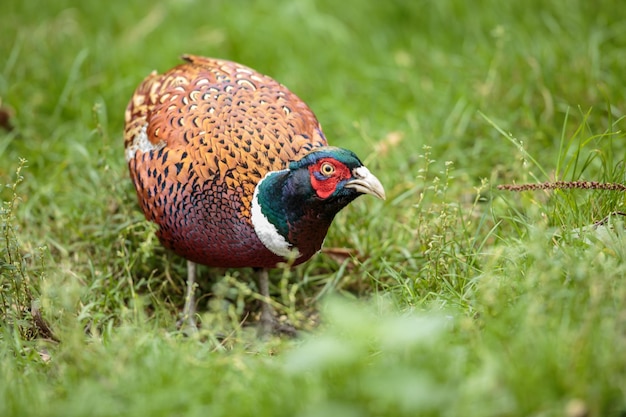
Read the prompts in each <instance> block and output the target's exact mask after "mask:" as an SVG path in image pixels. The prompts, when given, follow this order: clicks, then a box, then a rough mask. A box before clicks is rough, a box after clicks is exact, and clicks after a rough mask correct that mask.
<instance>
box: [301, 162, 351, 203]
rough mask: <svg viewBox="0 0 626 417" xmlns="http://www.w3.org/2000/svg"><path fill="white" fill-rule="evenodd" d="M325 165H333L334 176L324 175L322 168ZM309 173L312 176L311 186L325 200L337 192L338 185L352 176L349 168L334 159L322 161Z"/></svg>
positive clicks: (311, 168) (310, 168)
mask: <svg viewBox="0 0 626 417" xmlns="http://www.w3.org/2000/svg"><path fill="white" fill-rule="evenodd" d="M325 164H330V165H332V167H333V168H334V172H333V173H332V174H330V175H324V173H323V169H322V167H323V166H324V165H325ZM309 173H310V175H311V186H312V187H313V189H314V190H315V193H316V194H317V196H318V197H319V198H321V199H323V200H325V199H327V198H328V197H330V196H331V195H332V194H333V193H334V192H335V190H336V189H337V184H339V183H340V182H341V181H343V180H347V179H349V178H350V177H351V176H352V174H351V173H350V169H349V168H348V167H347V166H345V165H344V164H342V163H341V162H339V161H337V160H335V159H332V158H323V159H320V160H319V161H317V163H316V164H315V165H312V166H310V167H309Z"/></svg>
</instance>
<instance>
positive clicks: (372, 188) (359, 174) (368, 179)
mask: <svg viewBox="0 0 626 417" xmlns="http://www.w3.org/2000/svg"><path fill="white" fill-rule="evenodd" d="M352 175H353V177H354V178H353V179H351V180H350V181H348V182H347V183H346V185H345V187H346V188H352V189H354V190H356V191H358V192H359V193H361V194H369V195H373V196H374V197H377V198H380V199H381V200H384V199H385V198H386V196H385V189H384V188H383V185H382V184H381V183H380V181H379V180H378V178H376V177H375V176H374V175H373V174H372V173H371V172H370V170H369V169H367V168H365V167H363V166H361V167H358V168H354V169H353V170H352Z"/></svg>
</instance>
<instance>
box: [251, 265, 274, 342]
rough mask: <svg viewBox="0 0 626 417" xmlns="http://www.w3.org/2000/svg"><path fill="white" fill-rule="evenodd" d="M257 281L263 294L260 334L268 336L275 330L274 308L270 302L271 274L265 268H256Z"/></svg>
mask: <svg viewBox="0 0 626 417" xmlns="http://www.w3.org/2000/svg"><path fill="white" fill-rule="evenodd" d="M255 272H256V274H257V281H258V283H259V293H261V296H263V300H262V301H261V321H260V323H259V325H260V326H259V335H260V336H262V337H263V336H267V335H269V334H271V333H272V332H273V330H274V309H273V308H272V306H271V304H270V303H269V298H270V283H269V274H268V272H267V269H265V268H259V269H256V268H255Z"/></svg>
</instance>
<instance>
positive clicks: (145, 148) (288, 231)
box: [124, 55, 385, 333]
mask: <svg viewBox="0 0 626 417" xmlns="http://www.w3.org/2000/svg"><path fill="white" fill-rule="evenodd" d="M182 58H183V60H184V61H185V63H183V64H180V65H178V66H176V67H174V68H173V69H171V70H169V71H167V72H165V73H164V74H162V75H159V74H157V73H156V72H153V73H152V74H150V75H149V76H148V77H147V78H146V79H144V80H143V82H142V83H141V84H140V85H139V86H138V88H137V89H136V90H135V92H134V94H133V96H132V98H131V100H130V102H129V104H128V106H127V108H126V113H125V128H124V146H125V156H126V161H127V163H128V167H129V170H130V177H131V179H132V181H133V183H134V186H135V189H136V191H137V196H138V199H139V205H140V206H141V209H142V211H143V213H144V214H145V216H146V218H147V219H148V220H149V221H152V222H155V223H156V224H157V225H158V226H159V229H158V232H157V235H158V237H159V240H160V242H161V243H162V244H163V245H164V246H165V247H166V248H168V249H170V250H172V251H173V252H174V253H176V254H178V255H180V256H182V257H183V258H185V259H187V261H188V272H187V295H186V299H185V300H186V301H185V307H184V310H183V317H184V318H185V320H186V321H187V322H188V324H189V325H191V326H195V320H194V315H195V301H194V288H195V279H196V277H195V275H196V267H195V265H196V264H203V265H208V266H212V267H224V268H240V267H252V268H254V269H255V270H256V271H257V275H258V283H259V292H260V293H261V295H262V296H263V299H264V300H269V295H270V294H269V284H268V273H267V269H268V268H273V267H276V266H277V264H279V263H281V262H286V261H288V262H290V264H291V265H298V264H300V263H302V262H304V261H306V260H308V259H309V258H311V256H313V255H314V254H315V253H316V252H318V251H319V250H320V248H321V246H322V243H323V241H324V238H325V236H326V233H327V231H328V228H329V226H330V224H331V222H332V220H333V218H334V216H335V215H336V214H337V213H338V212H339V211H340V210H341V209H342V208H343V207H345V206H346V205H348V204H349V203H350V202H351V201H353V200H354V199H355V198H357V197H358V196H359V195H362V194H370V195H373V196H375V197H378V198H381V199H384V198H385V191H384V189H383V186H382V184H381V183H380V181H379V180H378V179H377V178H376V177H375V176H374V175H372V174H371V173H370V171H369V170H368V169H367V168H366V167H365V166H364V165H363V164H362V163H361V161H360V160H359V158H358V157H357V156H356V155H355V154H354V153H353V152H351V151H349V150H346V149H342V148H337V147H332V146H328V143H327V141H326V138H325V136H324V134H323V133H322V130H321V127H320V124H319V123H318V121H317V118H316V117H315V115H314V114H313V112H312V111H311V109H310V108H309V107H308V106H307V105H306V104H305V103H304V102H303V101H302V100H300V99H299V98H298V97H297V96H296V95H295V94H293V93H292V92H291V91H289V90H288V89H287V88H286V87H284V86H283V85H281V84H279V83H278V82H276V81H275V80H273V79H272V78H270V77H268V76H265V75H262V74H260V73H258V72H256V71H254V70H252V69H251V68H248V67H245V66H243V65H240V64H237V63H235V62H230V61H226V60H220V59H212V58H205V57H200V56H193V55H184V56H183V57H182ZM273 326H274V316H273V310H272V307H271V306H270V304H268V303H267V302H264V303H262V307H261V317H260V331H261V333H264V332H265V333H267V332H269V331H272V330H274V327H273Z"/></svg>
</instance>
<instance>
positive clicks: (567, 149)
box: [0, 0, 626, 417]
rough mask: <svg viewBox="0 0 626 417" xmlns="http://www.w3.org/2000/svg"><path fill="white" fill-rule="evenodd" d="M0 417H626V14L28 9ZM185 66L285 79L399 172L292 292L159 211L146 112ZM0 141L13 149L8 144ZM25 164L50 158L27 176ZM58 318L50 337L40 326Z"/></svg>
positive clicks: (14, 31)
mask: <svg viewBox="0 0 626 417" xmlns="http://www.w3.org/2000/svg"><path fill="white" fill-rule="evenodd" d="M0 27H2V34H3V35H2V37H0V105H1V106H2V107H3V108H6V109H8V111H9V113H10V115H11V119H10V121H11V124H12V125H13V127H14V128H13V129H12V130H11V131H7V130H0V184H3V185H4V184H6V185H7V187H3V188H2V189H1V190H0V199H1V200H2V206H1V207H0V210H1V211H0V274H1V275H0V279H1V281H0V363H1V364H2V365H1V366H0V415H2V416H31V415H32V416H84V415H93V416H146V415H153V416H161V415H162V416H178V415H185V416H193V415H211V416H219V415H228V416H239V415H256V416H283V415H284V416H305V417H314V416H327V415H342V416H416V415H419V416H422V415H424V416H460V415H462V416H481V417H482V416H571V417H576V416H581V417H582V416H623V415H626V356H625V355H624V352H625V351H626V282H625V281H624V278H625V277H626V243H625V242H626V232H625V231H624V223H623V221H620V217H623V216H614V217H612V222H613V223H612V228H606V227H600V228H597V229H596V228H593V227H589V226H590V225H592V224H593V223H594V222H597V221H599V220H601V219H603V218H605V216H607V215H609V213H611V212H615V211H622V212H624V211H626V208H625V206H626V195H625V193H623V192H611V191H603V190H556V191H534V192H523V193H509V192H506V191H499V190H497V189H496V186H497V185H500V184H508V183H527V182H544V181H555V180H564V181H575V180H586V181H601V182H614V183H620V184H624V182H625V179H626V174H625V171H626V134H625V133H624V131H625V128H626V120H625V119H624V117H623V115H624V112H625V111H626V96H625V95H626V90H625V89H624V85H625V84H626V58H624V49H625V48H626V35H625V34H626V9H624V8H623V7H619V6H618V5H616V4H615V3H614V2H612V1H609V0H600V1H599V2H588V1H582V0H568V1H565V2H563V1H556V0H549V1H536V0H531V1H526V2H501V1H495V0H480V1H476V2H465V1H461V0H441V1H401V0H397V1H386V2H375V1H370V2H365V1H358V0H346V1H342V2H338V1H330V0H323V1H317V2H314V1H310V0H294V1H270V0H261V1H255V2H246V1H243V0H238V1H229V2H226V1H217V0H215V1H206V2H200V1H193V0H177V1H175V0H170V1H166V2H158V3H155V2H149V1H136V2H126V3H119V4H111V3H107V2H71V1H69V0H66V1H55V2H32V1H31V2H29V1H23V2H18V1H10V2H9V3H8V4H5V5H3V7H2V14H1V15H0ZM183 53H195V54H202V55H207V56H216V57H222V58H227V59H231V60H235V61H239V62H242V63H244V64H246V65H249V66H251V67H253V68H256V69H258V70H260V71H261V72H264V73H267V74H269V75H271V76H273V77H274V78H276V79H277V80H279V81H281V82H282V83H284V84H286V85H287V86H288V87H289V88H290V89H291V90H292V91H294V92H295V93H296V94H298V95H299V96H300V97H301V98H303V99H304V100H305V101H306V102H307V103H308V104H309V105H310V106H311V107H312V108H313V109H314V111H315V112H316V114H317V116H318V118H319V119H320V121H321V122H322V124H323V126H324V131H325V133H326V135H327V136H328V138H329V140H330V141H331V143H332V144H334V145H338V146H343V147H348V148H351V149H353V150H354V151H355V152H356V153H357V154H358V155H360V156H361V157H362V158H363V160H364V161H365V162H366V164H367V165H368V167H370V169H371V170H372V171H373V172H374V173H375V174H376V175H377V176H378V177H379V178H380V179H381V181H382V182H383V184H384V185H385V188H386V191H387V200H386V201H385V202H379V201H374V199H372V198H361V199H359V200H358V201H357V202H355V203H354V204H352V205H351V206H350V207H349V208H347V209H346V210H344V211H343V212H342V213H341V214H340V215H339V216H338V217H337V219H336V221H335V223H334V224H333V226H332V228H331V231H330V233H329V235H328V237H327V240H326V247H328V248H349V249H351V250H353V252H352V254H351V255H350V256H348V257H347V259H343V258H339V259H337V258H333V257H331V256H330V255H328V254H320V255H318V256H316V257H314V259H312V260H311V261H310V262H308V263H307V264H305V265H302V266H300V267H298V268H295V269H294V270H276V271H274V272H273V274H272V292H273V294H274V296H273V299H274V300H275V301H276V304H277V305H276V307H277V309H278V311H279V312H280V314H281V315H282V316H283V317H284V318H285V319H288V320H290V321H291V322H292V323H295V324H296V325H297V326H298V327H299V328H300V329H303V335H302V337H301V338H298V339H295V340H290V339H286V338H273V339H271V340H267V341H260V340H258V339H257V338H256V336H255V332H254V329H253V328H251V327H249V326H242V322H245V321H246V318H247V322H253V321H254V320H253V318H254V315H255V314H256V313H257V312H258V296H257V295H256V287H255V285H254V284H253V279H252V273H251V271H248V270H245V269H244V270H228V271H224V270H214V269H209V268H202V269H201V270H200V272H201V274H202V277H203V278H202V280H201V282H200V286H201V289H202V293H203V296H202V298H201V299H200V310H201V316H202V323H203V327H202V329H201V331H200V332H199V333H198V334H197V335H195V336H193V337H185V336H184V335H182V334H180V332H178V331H177V330H176V320H177V314H178V312H179V310H180V309H181V307H182V305H183V297H184V279H185V274H186V268H185V261H184V260H182V259H180V258H178V257H176V256H174V255H172V254H170V253H168V252H167V251H165V250H164V249H163V248H162V247H161V246H160V244H159V243H158V240H157V239H156V235H155V227H154V226H153V225H151V224H149V223H147V222H146V221H145V220H144V219H143V216H142V214H141V213H140V211H139V208H138V205H137V202H136V197H135V194H134V190H133V188H132V185H131V183H130V180H129V178H128V174H127V168H126V166H125V163H124V158H123V150H122V148H123V144H122V129H123V113H124V108H125V106H126V103H127V101H128V99H129V98H130V96H131V94H132V92H133V89H134V88H135V86H136V85H137V84H138V83H139V82H140V81H141V79H142V78H143V77H144V76H145V75H146V74H148V73H149V72H150V71H152V70H153V69H157V70H159V71H163V70H165V69H167V68H169V67H171V66H173V65H175V64H177V63H178V62H179V56H180V55H181V54H183ZM0 129H1V128H0ZM22 159H24V160H26V162H21V161H22ZM39 317H41V318H43V319H44V320H45V321H46V322H47V323H48V324H49V326H50V329H51V330H52V332H54V337H56V338H58V339H59V340H60V343H57V342H55V341H54V340H52V335H50V334H47V333H46V329H45V328H42V327H41V325H39V326H38V325H36V322H37V320H36V319H38V318H39Z"/></svg>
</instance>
